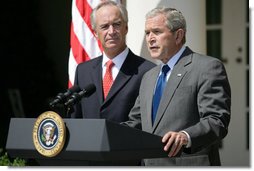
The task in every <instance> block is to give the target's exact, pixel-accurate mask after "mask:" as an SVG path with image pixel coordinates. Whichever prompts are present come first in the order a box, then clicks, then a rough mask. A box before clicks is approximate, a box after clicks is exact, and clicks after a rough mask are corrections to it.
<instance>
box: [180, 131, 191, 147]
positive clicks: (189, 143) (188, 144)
mask: <svg viewBox="0 0 254 171" xmlns="http://www.w3.org/2000/svg"><path fill="white" fill-rule="evenodd" d="M181 132H183V133H184V134H185V135H187V137H188V143H187V145H186V146H185V148H190V147H191V138H190V135H189V134H188V133H187V132H186V131H181Z"/></svg>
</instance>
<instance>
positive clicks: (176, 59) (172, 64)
mask: <svg viewBox="0 0 254 171" xmlns="http://www.w3.org/2000/svg"><path fill="white" fill-rule="evenodd" d="M185 49H186V46H182V48H181V49H180V50H179V51H178V52H177V53H176V54H175V55H174V56H173V57H172V58H171V59H170V60H169V61H168V62H167V65H168V66H169V67H170V70H171V71H172V70H173V68H174V66H175V64H176V63H177V61H178V60H179V58H180V57H181V55H182V54H183V52H184V50H185ZM162 66H163V65H162Z"/></svg>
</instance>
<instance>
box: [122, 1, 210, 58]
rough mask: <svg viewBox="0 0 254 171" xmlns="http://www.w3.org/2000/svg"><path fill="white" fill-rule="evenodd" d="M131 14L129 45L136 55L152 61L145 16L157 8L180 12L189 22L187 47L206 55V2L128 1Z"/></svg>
mask: <svg viewBox="0 0 254 171" xmlns="http://www.w3.org/2000/svg"><path fill="white" fill-rule="evenodd" d="M125 3H126V7H127V10H128V13H129V32H128V35H127V45H128V46H129V47H130V48H131V50H132V51H134V53H136V54H138V55H141V56H143V57H146V58H148V59H150V55H149V53H148V51H147V47H146V44H145V37H144V36H145V34H144V27H145V15H146V13H147V12H148V11H150V10H151V9H153V8H155V7H157V6H168V7H173V8H176V9H178V10H180V11H181V12H182V13H183V15H184V16H185V19H186V22H187V41H186V45H187V46H189V47H190V48H191V49H192V50H193V51H195V52H199V53H206V17H205V16H206V14H205V1H204V0H188V1H186V0H135V1H134V0H126V2H125Z"/></svg>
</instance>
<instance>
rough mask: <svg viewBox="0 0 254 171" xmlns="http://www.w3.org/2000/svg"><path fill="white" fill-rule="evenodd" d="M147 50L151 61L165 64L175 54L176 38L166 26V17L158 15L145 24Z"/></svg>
mask: <svg viewBox="0 0 254 171" xmlns="http://www.w3.org/2000/svg"><path fill="white" fill-rule="evenodd" d="M145 34H146V43H147V48H148V50H149V52H150V55H151V57H152V58H153V59H158V60H161V61H162V62H164V63H166V62H167V61H168V60H169V59H170V58H171V57H172V56H173V55H174V54H175V53H176V52H177V41H176V36H175V34H174V33H173V32H171V31H170V30H169V28H168V27H167V26H166V17H165V16H164V15H162V14H159V15H157V16H155V17H152V18H148V19H147V20H146V22H145Z"/></svg>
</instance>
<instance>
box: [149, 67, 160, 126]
mask: <svg viewBox="0 0 254 171" xmlns="http://www.w3.org/2000/svg"><path fill="white" fill-rule="evenodd" d="M160 69H161V66H160V65H159V66H157V67H156V68H154V70H155V71H154V72H151V75H150V76H149V80H148V83H149V85H147V89H146V90H147V92H146V93H145V97H146V99H147V103H146V111H147V120H148V126H149V130H152V106H153V104H152V103H153V93H154V86H155V85H156V81H157V78H158V75H159V73H160Z"/></svg>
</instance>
